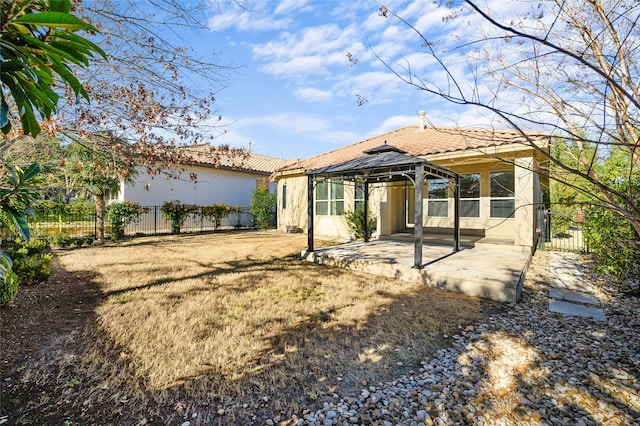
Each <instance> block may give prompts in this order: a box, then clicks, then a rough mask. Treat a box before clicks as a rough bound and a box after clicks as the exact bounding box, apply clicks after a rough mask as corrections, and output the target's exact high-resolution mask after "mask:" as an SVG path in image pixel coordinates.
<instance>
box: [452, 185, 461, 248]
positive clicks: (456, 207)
mask: <svg viewBox="0 0 640 426" xmlns="http://www.w3.org/2000/svg"><path fill="white" fill-rule="evenodd" d="M453 182H454V185H453V251H460V175H459V174H457V173H456V176H455V178H453Z"/></svg>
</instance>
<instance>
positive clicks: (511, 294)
mask: <svg viewBox="0 0 640 426" xmlns="http://www.w3.org/2000/svg"><path fill="white" fill-rule="evenodd" d="M413 248H414V246H413V243H411V242H407V241H392V240H376V241H371V242H368V243H364V242H351V243H347V244H342V245H339V246H333V247H325V248H321V249H317V250H315V251H314V252H312V253H306V252H303V257H304V258H305V259H307V260H309V261H311V262H315V263H319V264H327V265H332V266H338V267H343V268H349V269H353V270H358V271H362V272H366V273H370V274H374V275H381V276H385V277H390V278H394V279H398V280H402V281H408V282H418V283H422V284H425V285H428V286H431V287H437V288H441V289H445V290H450V291H455V292H459V293H464V294H467V295H470V296H479V297H483V298H486V299H490V300H495V301H499V302H510V303H514V302H516V301H517V300H518V299H519V297H520V292H521V289H522V280H523V279H524V275H525V272H526V267H527V266H528V262H529V260H530V255H529V254H528V253H523V252H521V251H518V250H509V249H504V248H495V249H494V248H488V247H482V248H480V247H475V248H469V249H463V250H461V251H458V252H453V251H452V248H451V247H450V246H448V245H442V244H429V243H428V242H426V241H425V244H424V245H423V252H422V256H423V257H422V258H423V262H424V264H423V268H422V269H414V268H412V265H413Z"/></svg>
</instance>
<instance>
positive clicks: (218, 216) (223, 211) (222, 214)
mask: <svg viewBox="0 0 640 426" xmlns="http://www.w3.org/2000/svg"><path fill="white" fill-rule="evenodd" d="M239 212H240V206H228V205H226V204H211V205H209V206H202V207H201V208H200V216H201V217H203V218H205V219H209V220H210V221H212V222H213V224H214V228H216V229H217V228H218V227H219V226H220V223H221V222H222V219H225V218H227V217H229V215H230V214H231V213H239Z"/></svg>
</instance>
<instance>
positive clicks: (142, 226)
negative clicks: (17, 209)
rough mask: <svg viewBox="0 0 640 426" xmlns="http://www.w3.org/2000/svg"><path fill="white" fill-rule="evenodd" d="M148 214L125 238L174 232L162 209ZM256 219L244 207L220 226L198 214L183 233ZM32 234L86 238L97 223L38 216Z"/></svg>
mask: <svg viewBox="0 0 640 426" xmlns="http://www.w3.org/2000/svg"><path fill="white" fill-rule="evenodd" d="M147 209H148V211H147V213H144V214H142V215H141V216H140V218H139V220H137V221H135V222H134V223H131V224H129V225H127V226H126V227H125V235H127V236H134V235H159V234H170V233H171V221H170V220H168V219H167V218H165V217H164V216H163V215H162V213H161V212H160V209H161V206H150V207H147ZM254 224H255V218H254V216H253V215H252V214H251V212H250V211H249V208H248V207H242V208H241V209H240V212H239V213H231V214H229V216H227V217H226V218H223V219H222V220H220V222H219V223H216V222H215V221H212V220H209V219H207V218H204V217H202V216H201V215H199V214H193V215H189V216H188V217H187V218H186V220H185V223H184V226H183V227H182V228H181V230H180V232H183V233H194V232H206V231H214V230H217V229H238V228H250V227H253V226H254ZM29 227H30V229H31V233H32V235H33V236H34V237H36V238H52V237H55V236H56V235H59V234H66V235H68V236H69V237H73V238H76V237H85V236H90V235H96V233H97V223H96V215H95V213H93V212H91V213H86V212H72V213H50V214H43V215H38V216H37V217H35V218H32V219H30V220H29ZM110 235H111V227H110V226H109V225H108V224H107V223H106V222H105V236H107V237H109V236H110Z"/></svg>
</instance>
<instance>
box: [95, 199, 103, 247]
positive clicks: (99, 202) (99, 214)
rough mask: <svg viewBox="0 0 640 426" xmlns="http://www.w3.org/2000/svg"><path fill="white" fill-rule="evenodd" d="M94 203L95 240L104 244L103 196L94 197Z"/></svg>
mask: <svg viewBox="0 0 640 426" xmlns="http://www.w3.org/2000/svg"><path fill="white" fill-rule="evenodd" d="M94 199H95V203H96V228H97V230H96V232H97V235H96V239H97V240H98V241H100V242H104V194H102V193H100V194H96V195H94Z"/></svg>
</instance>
